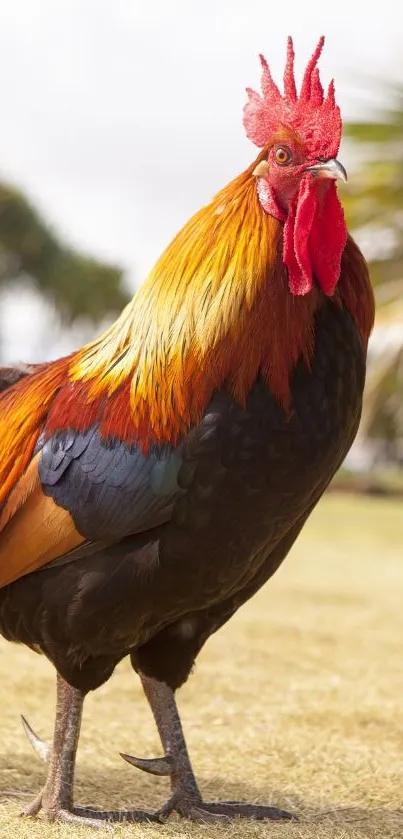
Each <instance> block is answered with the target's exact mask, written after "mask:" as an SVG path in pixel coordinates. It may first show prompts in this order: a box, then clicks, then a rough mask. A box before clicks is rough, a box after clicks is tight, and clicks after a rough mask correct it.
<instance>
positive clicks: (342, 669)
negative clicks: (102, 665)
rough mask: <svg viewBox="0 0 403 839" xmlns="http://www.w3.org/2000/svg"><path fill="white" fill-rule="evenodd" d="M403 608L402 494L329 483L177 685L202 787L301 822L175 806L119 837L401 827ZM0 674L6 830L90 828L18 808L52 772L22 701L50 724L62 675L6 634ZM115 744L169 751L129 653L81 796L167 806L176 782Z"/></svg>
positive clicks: (90, 714)
mask: <svg viewBox="0 0 403 839" xmlns="http://www.w3.org/2000/svg"><path fill="white" fill-rule="evenodd" d="M402 607H403V511H402V506H401V501H388V500H384V499H369V498H360V497H355V496H348V497H347V496H346V497H343V496H339V495H329V496H328V497H327V498H325V499H324V501H323V502H322V503H321V505H320V506H319V509H318V510H317V511H316V512H315V514H314V515H313V516H312V519H311V520H310V522H309V523H308V525H307V527H306V528H305V531H304V533H303V535H302V537H301V538H300V540H299V542H298V544H297V545H296V546H295V548H294V550H293V551H292V554H290V556H289V557H288V559H287V560H286V562H285V564H284V565H283V567H282V568H281V569H280V571H279V572H278V573H277V575H276V576H275V577H274V578H273V580H272V581H271V582H270V583H269V584H268V585H267V586H266V588H265V589H264V590H263V591H262V592H261V593H260V594H259V595H258V596H257V597H255V598H254V600H253V601H251V603H249V604H248V605H247V606H246V607H245V608H244V609H243V610H241V612H239V613H238V615H237V616H236V617H235V618H234V619H233V620H232V621H231V622H230V623H229V624H228V625H227V627H225V628H224V629H223V630H222V631H221V632H220V633H218V635H217V636H216V637H214V638H213V639H212V640H211V641H210V642H209V644H208V645H207V647H206V649H205V650H204V651H203V653H202V654H201V656H200V658H199V661H198V666H197V670H196V673H195V675H194V676H193V677H192V678H191V679H190V680H189V682H188V684H187V685H186V686H185V687H184V688H183V689H182V691H181V692H180V694H179V705H180V709H181V711H182V716H183V721H184V725H185V730H186V733H187V737H188V743H189V747H190V751H191V755H192V757H193V761H194V766H195V769H196V772H197V776H198V778H199V781H200V785H201V788H202V790H203V793H204V794H205V796H206V798H209V799H214V798H217V797H221V798H226V799H235V798H237V797H239V798H242V799H249V800H253V801H259V802H260V801H261V802H267V801H270V802H272V803H273V804H277V805H279V806H281V807H283V808H285V809H292V810H293V811H295V812H296V813H298V814H299V816H300V821H299V822H298V823H296V822H295V823H289V822H282V823H278V822H277V823H273V822H271V823H266V824H262V823H260V824H259V823H257V822H245V821H242V822H241V821H238V822H236V823H234V824H232V825H229V826H225V827H221V826H220V827H216V826H214V827H212V826H211V825H205V826H200V825H194V824H192V823H190V822H188V821H184V820H180V819H179V818H176V817H173V818H171V819H170V820H169V821H168V822H167V823H166V824H165V825H164V826H161V827H160V826H155V825H152V826H151V825H146V826H144V825H141V826H122V827H117V828H115V829H114V830H113V834H112V835H113V836H116V837H118V836H119V837H126V836H127V837H129V836H130V837H140V836H144V837H146V839H156V837H162V839H173V837H179V839H181V837H183V838H185V837H188V838H189V837H195V839H200V838H201V837H203V839H209V837H214V838H215V837H216V838H217V839H224V837H225V839H226V837H231V839H232V837H242V839H243V838H244V839H249V837H256V839H258V837H273V839H278V837H284V839H297V837H301V839H314V837H315V839H316V838H317V839H375V837H376V839H388V837H393V839H399V837H403V801H402V797H403V702H402V698H403V654H402V643H403V608H402ZM0 680H1V681H0V684H1V717H0V736H1V742H2V748H1V756H0V790H2V791H3V792H2V796H1V798H0V839H9V837H10V839H11V837H15V838H16V839H23V837H33V839H39V837H41V839H42V838H43V839H48V837H60V839H62V838H63V839H67V837H83V836H85V835H88V834H89V835H92V832H91V831H90V830H86V829H83V828H80V829H77V828H74V829H71V828H68V827H65V826H59V825H55V824H54V825H47V824H44V823H43V822H41V821H40V820H39V819H31V820H25V819H19V818H18V813H19V810H20V809H21V807H22V806H23V804H25V803H26V802H27V801H29V800H30V798H31V797H33V795H34V794H35V793H36V792H37V791H38V789H39V787H40V785H41V783H42V781H43V778H44V768H43V766H42V765H41V764H40V763H39V761H38V760H37V758H36V756H35V755H34V753H33V752H32V750H31V747H30V746H29V744H28V742H27V741H26V739H25V737H24V735H23V733H22V729H21V727H20V723H19V713H20V712H23V713H24V714H26V715H27V717H28V719H29V720H30V722H31V724H32V725H33V727H34V728H36V729H37V730H38V733H40V734H42V735H43V736H46V737H49V736H50V735H51V731H52V724H53V710H54V677H53V672H52V668H51V667H50V665H49V664H48V663H47V662H46V661H45V660H43V659H42V658H41V657H39V656H38V657H37V656H35V654H34V653H31V652H28V651H26V650H25V649H23V648H18V647H16V646H12V645H10V644H8V645H7V644H5V643H1V644H0ZM118 751H128V752H130V751H131V752H132V753H133V754H137V755H144V756H147V755H151V756H152V755H156V754H160V747H159V744H158V740H157V736H156V733H155V729H154V725H153V723H152V721H151V718H150V713H149V711H148V709H147V706H146V704H145V701H144V699H143V698H142V695H141V691H140V688H139V684H138V681H137V679H136V677H135V676H134V675H133V674H132V672H131V670H130V668H129V666H128V663H127V662H123V664H122V665H121V666H120V667H119V668H118V670H117V671H116V673H115V675H114V677H113V678H112V679H111V680H110V682H109V683H108V684H107V685H105V686H104V687H103V688H101V689H100V690H99V691H97V692H96V693H95V694H94V695H91V696H90V697H89V698H88V700H87V703H86V708H85V715H84V724H83V732H82V738H81V743H80V751H79V758H78V767H77V779H76V801H77V803H89V802H90V803H92V804H96V805H104V806H108V807H112V806H124V807H129V806H132V805H135V804H139V803H141V805H142V806H145V807H152V808H156V807H157V806H159V805H160V804H162V803H163V801H164V799H165V797H166V793H167V783H166V781H165V780H161V779H156V778H153V777H151V776H146V775H144V774H142V773H140V772H138V771H136V770H135V769H132V767H129V766H128V765H127V764H124V763H123V761H122V760H121V759H120V758H119V756H118V755H117V752H118ZM101 835H106V834H105V833H104V832H102V833H101Z"/></svg>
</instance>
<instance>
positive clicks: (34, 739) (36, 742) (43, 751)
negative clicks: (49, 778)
mask: <svg viewBox="0 0 403 839" xmlns="http://www.w3.org/2000/svg"><path fill="white" fill-rule="evenodd" d="M21 722H22V727H23V729H24V731H25V734H26V735H27V737H28V740H29V742H30V743H31V746H32V748H33V750H34V752H36V754H37V755H38V757H40V759H41V760H43V762H44V763H47V762H48V760H49V758H50V753H51V748H50V746H49V744H48V743H46V741H45V740H41V738H40V737H38V735H37V734H35V731H34V730H33V729H32V728H31V726H30V724H29V722H28V721H27V720H26V719H25V717H23V715H22V714H21Z"/></svg>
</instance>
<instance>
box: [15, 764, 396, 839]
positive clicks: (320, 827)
mask: <svg viewBox="0 0 403 839" xmlns="http://www.w3.org/2000/svg"><path fill="white" fill-rule="evenodd" d="M96 760H97V755H96V753H95V752H94V765H92V764H89V763H88V762H86V763H81V765H80V766H79V767H78V771H77V778H76V785H75V800H76V803H77V804H91V805H94V806H96V807H108V808H123V809H128V808H131V807H141V808H144V809H147V810H150V811H154V810H156V809H158V808H159V807H160V806H161V805H162V804H163V803H164V802H165V800H166V799H167V797H168V789H169V787H168V783H167V781H166V779H160V778H155V777H152V776H149V775H145V774H143V773H141V772H138V771H136V770H133V771H131V768H130V767H128V766H127V765H126V764H122V766H121V767H120V766H119V764H118V763H116V766H115V765H111V766H109V767H105V766H102V767H99V766H97V765H96ZM44 778H45V767H44V766H43V765H41V764H40V763H39V762H38V760H37V759H36V758H35V756H34V755H32V756H31V755H27V756H25V755H24V756H23V755H15V754H13V755H4V756H3V758H2V760H1V765H0V803H2V804H3V805H7V804H10V808H11V807H12V809H13V810H15V806H16V805H17V806H18V807H21V809H22V807H23V806H24V805H25V804H27V803H28V802H29V801H30V800H31V799H33V798H34V797H35V795H36V793H37V792H38V791H39V789H40V788H41V786H42V784H43V781H44ZM201 789H202V793H203V795H204V797H205V799H206V800H209V801H211V800H227V801H228V800H231V801H235V800H240V801H249V802H258V803H265V804H271V805H273V806H278V807H281V808H283V809H286V810H288V811H292V812H293V813H295V814H296V815H297V816H298V819H299V823H298V832H297V833H295V834H294V831H292V830H291V828H290V827H289V828H288V829H287V832H286V833H285V836H288V835H290V836H291V835H292V836H293V835H296V836H304V835H305V833H304V826H305V827H306V829H307V836H311V835H315V836H321V835H322V832H323V835H326V836H327V835H330V834H329V828H330V827H331V826H332V827H333V828H336V827H338V828H339V830H340V832H339V830H338V831H337V836H346V837H347V836H350V835H353V836H354V837H357V839H358V837H362V839H367V837H369V836H370V837H372V836H379V839H401V837H403V809H394V808H386V807H385V808H376V809H371V808H366V807H359V806H355V807H339V806H337V805H336V804H334V803H332V802H330V801H329V802H327V801H321V802H320V804H319V803H318V805H317V806H315V804H312V803H310V804H309V805H308V804H307V803H306V802H304V801H302V800H300V799H299V798H298V796H296V795H295V796H294V795H292V793H288V795H287V797H286V798H285V797H284V795H283V794H282V793H281V792H280V791H277V790H270V791H269V793H268V795H266V794H265V793H266V791H265V790H264V789H263V788H262V785H261V784H259V785H254V784H253V782H252V781H249V782H247V783H242V784H240V783H236V784H234V783H231V781H229V780H228V779H223V778H222V777H221V778H209V779H205V778H204V779H202V781H201ZM287 824H288V825H290V823H289V822H288V823H287ZM308 826H310V828H311V829H310V830H308ZM239 830H240V828H239V829H238V830H236V831H235V832H234V833H233V835H234V836H241V835H242V834H241V833H240V832H239ZM290 830H291V832H290ZM175 831H176V834H175V835H178V836H181V835H184V836H185V835H186V836H188V835H189V826H188V823H185V822H183V829H182V828H181V822H180V821H179V820H178V823H177V824H176V826H175ZM276 835H277V834H276ZM332 835H333V834H332ZM334 835H336V834H334Z"/></svg>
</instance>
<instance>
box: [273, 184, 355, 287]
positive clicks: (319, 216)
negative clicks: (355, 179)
mask: <svg viewBox="0 0 403 839" xmlns="http://www.w3.org/2000/svg"><path fill="white" fill-rule="evenodd" d="M346 240H347V230H346V225H345V220H344V214H343V209H342V206H341V204H340V201H339V199H338V196H337V191H336V185H335V183H334V182H332V181H329V180H326V181H325V180H323V181H314V180H313V179H312V180H311V178H303V179H302V181H301V184H300V188H299V191H298V193H297V195H296V197H295V198H294V199H293V200H292V201H291V202H290V205H289V208H288V216H287V220H286V222H285V224H284V233H283V261H284V264H285V265H286V266H287V269H288V282H289V287H290V291H291V293H292V294H296V295H303V294H307V293H308V292H309V291H311V289H312V285H313V276H314V275H315V279H316V281H317V282H318V284H319V285H320V287H321V288H322V290H323V291H324V293H325V294H327V295H332V294H333V292H334V289H335V287H336V284H337V281H338V279H339V276H340V262H341V256H342V253H343V250H344V247H345V244H346Z"/></svg>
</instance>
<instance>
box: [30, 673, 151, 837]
mask: <svg viewBox="0 0 403 839" xmlns="http://www.w3.org/2000/svg"><path fill="white" fill-rule="evenodd" d="M83 702H84V694H83V693H82V692H81V691H79V690H77V689H76V688H73V687H71V685H69V684H68V683H67V682H65V681H64V679H62V677H61V676H59V675H58V677H57V706H56V722H55V731H54V738H53V746H52V748H51V749H47V748H46V744H45V743H44V742H43V741H41V740H39V738H37V737H36V735H35V734H34V732H33V731H32V729H31V728H30V726H28V724H27V723H26V722H25V726H24V727H25V728H26V731H27V733H28V736H29V739H30V741H31V743H32V745H33V747H34V748H35V750H36V751H38V753H39V754H40V756H41V757H42V758H43V759H45V760H46V762H47V763H48V776H47V779H46V783H45V786H44V788H43V790H42V791H41V792H40V793H39V795H38V796H37V797H36V798H35V800H34V801H33V802H32V803H31V804H29V805H28V806H27V807H25V809H24V811H23V815H24V816H35V815H36V814H37V813H39V811H40V810H41V811H42V813H43V815H44V816H45V818H46V819H48V820H49V821H56V820H57V821H63V822H68V823H74V824H81V825H84V826H87V827H105V822H106V821H114V822H137V821H156V820H157V821H160V819H159V818H158V817H157V816H154V815H151V814H148V813H145V812H143V811H141V810H127V811H125V810H123V811H120V810H109V811H108V810H97V809H95V808H92V807H74V805H73V783H74V769H75V762H76V753H77V746H78V739H79V735H80V726H81V716H82V709H83ZM38 744H39V746H41V747H43V748H38Z"/></svg>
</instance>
